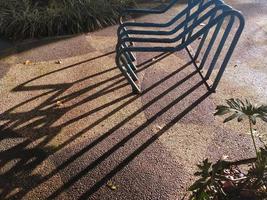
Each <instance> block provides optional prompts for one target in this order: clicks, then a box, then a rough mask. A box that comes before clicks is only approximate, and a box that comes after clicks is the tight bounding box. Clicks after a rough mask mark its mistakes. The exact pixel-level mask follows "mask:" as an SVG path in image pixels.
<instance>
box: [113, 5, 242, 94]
mask: <svg viewBox="0 0 267 200" xmlns="http://www.w3.org/2000/svg"><path fill="white" fill-rule="evenodd" d="M178 1H179V0H172V1H171V2H170V3H169V5H167V6H166V7H165V8H163V9H158V10H157V9H128V10H125V11H124V12H123V13H122V14H121V16H120V26H119V28H118V31H117V36H118V43H117V46H116V64H117V66H118V68H119V69H120V71H121V72H122V73H123V75H124V76H125V78H126V79H127V81H128V82H129V83H130V85H131V86H132V89H133V92H135V93H141V89H140V87H139V86H138V84H137V83H136V81H137V80H138V76H137V73H136V70H137V67H136V65H135V61H136V58H135V55H134V53H135V52H144V53H145V52H161V53H163V54H164V53H172V52H175V51H180V50H182V49H186V51H187V53H188V54H189V56H190V58H191V60H192V63H193V64H194V65H195V67H196V68H197V70H198V72H199V73H201V76H202V78H203V79H204V80H205V81H207V80H209V79H210V78H211V75H212V73H213V71H218V72H217V74H216V75H215V76H214V77H215V78H214V80H213V81H212V84H211V85H208V89H209V90H210V91H212V92H215V90H216V88H217V86H218V83H219V81H220V80H221V77H222V75H223V73H224V71H225V68H226V66H227V64H228V62H229V60H230V58H231V56H232V54H233V51H234V49H235V47H236V45H237V42H238V40H239V38H240V36H241V33H242V31H243V29H244V25H245V20H244V17H243V15H242V14H241V13H240V12H239V11H237V10H234V9H233V8H232V7H231V6H229V5H227V4H226V3H225V2H224V1H222V0H188V3H187V5H186V7H185V8H184V9H183V10H182V11H181V12H179V13H178V14H177V15H176V16H175V17H174V18H173V19H171V20H170V21H168V22H166V23H153V22H149V23H148V22H127V21H126V22H123V17H124V16H126V15H129V14H130V13H132V14H155V15H162V14H164V13H166V12H167V11H168V10H169V9H171V8H172V7H173V6H175V4H176V3H177V2H178ZM236 24H237V25H236ZM136 28H137V29H136ZM193 43H197V47H196V48H195V49H196V51H195V52H192V50H190V48H189V45H191V44H193ZM151 44H153V45H155V46H151ZM163 44H164V46H163ZM191 49H192V48H191ZM210 57H211V58H210ZM208 58H210V64H209V66H208V67H206V62H207V60H208ZM219 58H220V59H219ZM218 60H219V61H221V64H220V67H219V68H218V70H214V69H215V66H216V65H218V64H217V63H218V62H219V61H218ZM204 69H205V70H206V73H205V74H203V71H204ZM216 69H217V68H216Z"/></svg>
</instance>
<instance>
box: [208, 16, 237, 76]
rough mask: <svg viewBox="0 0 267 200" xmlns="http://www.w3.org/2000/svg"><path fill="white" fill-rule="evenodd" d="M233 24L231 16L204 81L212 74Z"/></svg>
mask: <svg viewBox="0 0 267 200" xmlns="http://www.w3.org/2000/svg"><path fill="white" fill-rule="evenodd" d="M233 24H234V17H232V16H231V19H230V21H229V23H228V25H227V27H226V30H225V32H224V34H223V37H222V39H221V42H220V44H219V46H218V48H217V50H216V53H215V55H214V56H213V59H212V61H211V64H210V67H209V69H208V72H207V74H206V76H205V78H206V79H209V78H210V75H211V73H212V71H213V69H214V67H215V65H216V63H217V61H218V58H219V56H220V54H221V52H222V49H223V47H224V44H225V42H226V40H227V38H228V36H229V34H230V32H231V29H232V27H233Z"/></svg>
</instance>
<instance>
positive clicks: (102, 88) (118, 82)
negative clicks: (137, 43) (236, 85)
mask: <svg viewBox="0 0 267 200" xmlns="http://www.w3.org/2000/svg"><path fill="white" fill-rule="evenodd" d="M112 53H113V52H110V53H107V54H104V55H100V56H97V57H95V58H91V59H88V60H85V61H82V62H79V63H75V64H72V65H69V66H65V67H63V68H60V69H56V70H54V71H51V72H48V73H46V74H43V75H40V76H38V77H35V78H33V79H31V80H29V81H27V82H25V83H23V84H20V85H18V86H17V87H15V88H13V90H12V92H26V93H32V92H34V91H38V95H36V96H30V98H29V99H27V100H26V101H24V102H21V103H19V104H18V105H16V106H14V107H12V108H10V109H9V110H7V111H5V112H4V113H3V114H1V116H0V121H1V122H3V127H2V129H1V138H3V139H4V138H6V137H13V135H16V136H17V135H18V134H20V135H23V136H25V137H29V138H30V139H31V140H25V141H23V142H22V143H21V144H18V145H17V146H15V147H14V148H11V149H10V150H3V151H2V152H0V154H1V155H2V154H3V157H2V156H1V159H2V158H3V164H2V165H1V167H4V166H5V165H6V163H9V162H12V161H13V160H16V159H17V157H18V156H20V155H22V154H23V155H25V157H24V158H23V159H22V161H20V162H19V163H18V164H17V165H16V166H15V167H13V168H11V169H9V170H8V171H7V172H5V174H4V175H3V176H2V180H7V179H8V177H14V178H16V174H21V173H23V174H25V173H24V170H25V169H27V174H28V175H26V178H25V179H23V180H26V181H27V180H33V182H34V184H32V185H29V186H27V184H25V186H24V187H23V188H22V189H21V192H20V193H19V194H18V195H19V196H20V197H21V196H23V195H25V194H27V193H29V192H31V190H33V189H34V188H36V187H38V186H40V185H41V184H43V183H44V182H46V181H48V180H49V179H51V178H52V177H54V176H55V175H57V174H59V175H63V176H65V175H64V173H65V171H64V170H65V169H67V168H68V167H69V166H71V165H73V163H76V162H78V160H79V159H81V158H82V157H83V156H84V155H85V154H86V153H88V152H94V150H93V149H94V148H95V147H96V146H99V145H102V146H104V148H105V149H104V153H101V154H100V155H98V156H97V157H96V158H93V159H92V160H90V161H89V163H87V164H86V166H85V167H84V168H83V169H82V170H81V171H78V172H77V173H76V172H75V174H74V175H73V176H72V177H71V178H69V179H67V180H65V181H64V182H65V183H64V184H63V185H61V186H60V187H59V188H57V190H55V191H52V192H53V193H52V194H50V195H49V197H48V198H49V199H54V198H56V197H58V196H59V195H61V194H62V193H63V192H65V191H68V189H69V188H70V187H72V186H73V185H74V184H76V183H77V182H78V181H79V180H80V179H82V178H83V177H84V176H85V175H86V174H88V173H89V172H91V171H92V170H94V169H95V168H97V167H98V166H99V165H100V164H101V163H102V162H104V161H105V160H107V159H108V158H109V157H110V156H113V155H114V154H116V152H117V151H118V150H119V149H120V148H121V147H122V146H124V145H126V144H127V143H128V142H129V141H130V140H132V139H133V138H138V136H139V134H140V133H142V132H143V130H144V129H146V128H147V127H149V126H150V125H151V124H153V123H154V122H155V121H156V120H157V119H158V118H159V117H160V116H162V115H164V114H166V112H168V111H169V110H170V109H171V108H172V107H173V106H174V105H176V104H178V103H179V102H181V101H183V100H184V99H185V98H186V97H187V96H189V95H190V94H192V93H193V92H194V91H197V90H199V88H200V87H202V86H203V87H204V88H205V84H206V82H205V81H204V80H203V79H202V78H201V77H199V80H200V81H197V82H196V83H195V84H194V85H192V87H190V88H188V89H187V90H184V91H182V93H181V94H180V95H179V96H177V97H176V98H175V100H173V101H172V102H170V103H169V104H168V105H167V106H166V107H164V108H163V109H162V110H160V111H159V112H157V113H155V114H154V115H153V116H151V117H150V118H149V119H147V120H145V121H144V122H141V121H140V122H141V124H139V125H138V126H136V125H135V126H133V127H132V128H131V129H130V132H128V133H127V134H126V135H120V137H122V138H121V139H119V141H118V142H115V143H114V144H113V143H112V142H110V138H109V137H110V136H111V135H114V134H115V133H116V132H117V131H118V130H119V129H121V128H122V127H124V126H125V125H128V124H129V123H130V122H131V121H132V120H135V121H138V120H139V118H140V113H142V112H143V111H144V110H145V109H147V108H149V107H150V106H151V105H153V104H155V103H156V102H157V101H159V100H160V99H162V98H164V97H165V96H166V95H168V94H169V93H171V92H172V91H174V90H176V88H177V87H179V86H180V85H182V84H185V83H186V82H187V81H190V79H192V78H193V77H195V76H198V73H199V72H198V71H197V70H193V71H192V72H191V73H189V74H188V75H186V76H185V77H184V78H182V79H181V80H177V82H175V83H174V84H172V85H170V86H169V87H168V88H167V89H166V90H164V91H162V92H161V93H160V94H159V95H157V96H155V97H154V98H153V99H151V100H149V101H148V102H146V103H145V104H144V105H142V106H141V107H140V108H139V107H136V108H135V109H133V110H130V113H129V115H127V116H126V117H125V118H123V117H122V118H118V119H117V122H116V123H114V124H110V125H109V126H110V128H103V129H101V130H102V131H103V133H100V134H97V135H93V136H90V134H89V135H88V132H89V131H91V130H93V129H94V128H95V127H97V126H99V125H101V124H103V123H105V121H106V120H107V119H110V118H111V117H114V116H116V115H119V114H120V112H122V111H123V112H124V110H127V109H129V106H132V105H133V106H134V107H135V103H136V102H137V101H140V99H141V98H142V97H144V96H145V95H147V94H148V93H149V92H151V91H152V90H155V89H157V88H158V87H160V86H161V85H162V84H163V83H165V82H168V81H169V80H170V79H172V78H175V77H176V76H178V75H179V74H181V73H183V74H185V73H184V72H183V71H185V70H187V68H189V67H190V66H192V65H191V64H192V63H191V62H189V63H187V64H185V65H184V66H181V67H177V69H175V70H174V71H171V72H170V73H169V74H168V75H166V76H164V77H162V78H161V79H160V80H157V81H156V82H154V83H153V84H151V85H150V86H148V87H146V88H144V91H143V93H142V94H141V95H139V96H137V95H133V94H132V93H131V91H130V90H128V89H127V88H128V87H126V86H128V84H127V83H126V82H125V81H124V78H123V77H122V76H121V74H120V73H117V69H116V68H115V67H109V68H107V69H104V70H102V71H99V72H96V73H94V74H89V75H86V74H84V77H82V78H81V77H79V78H78V79H77V80H75V81H73V82H67V83H66V82H65V83H64V82H63V83H55V84H54V83H48V84H34V83H35V82H36V81H37V82H38V81H39V80H40V79H42V78H45V77H46V76H50V77H51V76H52V77H53V74H56V73H61V72H63V71H64V70H68V69H72V70H75V69H74V68H75V67H76V66H78V65H81V64H84V63H87V62H90V61H93V60H96V59H101V58H104V57H105V56H107V55H111V54H112ZM170 55H171V54H160V55H158V56H156V57H154V58H153V59H150V60H149V61H145V62H143V63H141V64H139V65H138V72H142V71H143V70H145V69H148V68H149V67H150V66H152V65H154V64H156V63H157V62H159V61H160V60H162V59H164V58H166V57H168V56H170ZM92 78H94V79H95V78H98V79H97V80H98V81H97V82H90V84H89V85H86V83H87V82H86V81H88V80H89V79H90V80H91V79H92ZM77 85H78V86H79V87H77V88H78V89H77V88H76V86H77ZM73 88H75V89H74V90H73ZM120 90H122V91H123V92H125V93H122V94H121V93H116V92H117V91H120ZM115 94H116V95H115ZM210 94H211V93H210V92H209V91H205V92H204V93H203V94H202V95H200V96H199V97H196V99H193V103H192V104H190V105H188V106H187V107H185V108H184V109H183V110H181V111H179V113H176V114H175V116H174V117H173V118H172V119H171V120H170V121H169V122H168V123H167V124H166V125H165V126H164V127H163V128H162V129H160V130H158V131H157V133H155V134H153V135H150V137H149V138H148V139H147V140H145V141H140V142H139V144H138V147H136V148H132V149H131V151H130V152H128V153H127V154H126V155H125V158H122V160H121V161H120V162H119V163H118V164H117V165H116V166H114V168H111V169H110V171H109V172H108V173H107V174H105V175H104V176H102V177H101V178H99V179H97V180H95V181H94V182H93V183H92V182H90V184H89V185H88V188H87V189H88V190H86V191H82V193H83V194H78V196H80V199H86V198H88V197H89V196H91V195H92V194H94V193H95V192H96V191H98V189H99V188H100V187H101V186H103V185H104V184H105V183H106V182H107V181H108V180H109V179H111V178H112V177H113V176H114V175H115V174H116V173H118V172H119V171H120V170H121V169H123V168H124V167H125V166H127V165H128V164H129V163H130V162H131V161H132V160H133V159H134V158H135V157H136V156H138V155H139V154H141V153H142V152H143V151H144V150H145V149H146V148H147V147H148V146H150V145H151V144H153V143H154V142H155V141H156V140H157V139H158V138H159V137H160V136H161V135H162V134H164V133H165V132H166V131H167V130H168V129H169V128H171V127H172V125H173V124H175V123H177V122H178V121H179V120H180V119H181V118H183V117H184V116H185V115H186V114H187V113H189V112H190V111H191V110H192V109H194V108H195V107H196V106H197V105H198V104H199V103H201V102H202V101H203V100H204V99H206V98H207V97H208V96H209V95H210ZM81 97H83V98H81ZM101 98H103V99H107V101H105V102H104V103H102V102H99V104H98V103H97V104H96V105H95V104H94V102H95V101H96V102H97V101H98V99H101ZM36 102H37V103H36ZM59 102H60V103H59ZM69 102H72V103H70V104H68V103H69ZM88 103H89V104H88ZM29 104H33V105H36V106H35V107H34V108H32V109H30V110H28V109H26V111H23V110H24V109H23V108H24V106H25V105H29ZM61 104H62V105H61ZM87 105H90V107H88V110H85V109H84V108H83V109H81V110H79V112H75V113H74V114H73V115H71V117H67V116H69V115H70V113H72V112H73V110H75V109H77V108H79V107H81V106H87ZM94 105H95V107H94ZM92 108H93V109H92ZM17 110H19V111H17ZM94 116H95V117H94ZM89 117H92V118H93V119H94V120H91V119H90V118H89ZM115 118H116V117H115ZM62 119H63V120H62ZM84 120H85V125H83V124H82V125H81V124H78V126H77V125H76V123H78V122H81V121H84ZM59 122H60V123H59ZM73 130H75V132H72V131H73ZM9 131H12V132H11V133H12V134H11V133H10V132H9ZM64 131H67V132H68V131H70V135H68V137H67V138H63V139H62V140H61V137H60V142H59V143H58V145H54V146H51V144H50V143H51V142H52V141H53V140H55V139H56V138H57V137H58V136H59V135H60V134H62V132H64ZM71 132H72V133H71ZM85 135H86V136H87V138H85V139H86V140H88V138H89V140H90V141H89V142H88V144H86V145H83V146H80V147H79V149H78V150H77V151H76V152H73V153H74V154H73V155H67V157H66V158H64V157H63V156H62V159H63V160H61V161H60V162H59V161H58V162H59V163H56V166H57V167H56V168H55V169H54V170H51V171H50V172H49V173H48V174H47V175H45V176H41V175H40V176H33V177H32V176H31V175H30V174H31V173H30V172H31V171H33V170H34V169H36V168H37V167H38V166H39V165H40V163H42V162H43V161H44V160H46V159H47V158H48V156H50V157H52V158H53V156H54V157H55V159H58V156H60V154H59V155H57V154H58V152H64V149H65V148H69V146H70V145H74V146H75V145H77V146H79V142H77V143H76V141H79V140H81V138H83V137H84V136H85ZM99 135H100V136H99ZM90 137H91V138H90ZM35 143H36V145H34V148H33V149H32V150H28V149H27V148H26V147H28V145H29V144H35ZM103 143H109V145H111V146H108V145H107V146H105V145H103ZM53 144H54V143H53ZM48 147H49V148H48ZM40 149H44V150H40ZM17 151H19V152H20V153H17ZM39 151H41V152H39ZM13 154H14V155H13ZM92 155H94V153H93V154H92ZM60 157H61V156H60ZM1 161H2V160H1ZM76 165H77V164H76ZM11 179H12V178H11ZM0 184H3V185H1V187H3V191H2V196H3V198H5V197H6V196H8V195H10V193H11V192H12V190H14V189H16V188H17V187H18V186H17V185H16V184H15V185H11V186H8V187H7V188H5V186H4V181H3V182H2V181H1V183H0ZM43 195H44V196H45V195H47V194H43Z"/></svg>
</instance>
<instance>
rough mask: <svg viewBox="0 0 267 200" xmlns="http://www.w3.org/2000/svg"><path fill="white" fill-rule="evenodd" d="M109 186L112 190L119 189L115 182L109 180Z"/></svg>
mask: <svg viewBox="0 0 267 200" xmlns="http://www.w3.org/2000/svg"><path fill="white" fill-rule="evenodd" d="M107 186H108V187H109V188H110V189H111V190H117V186H116V185H114V184H113V182H111V181H108V182H107Z"/></svg>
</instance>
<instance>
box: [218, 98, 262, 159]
mask: <svg viewBox="0 0 267 200" xmlns="http://www.w3.org/2000/svg"><path fill="white" fill-rule="evenodd" d="M226 103H227V105H219V106H217V108H216V113H215V114H214V115H225V114H230V116H228V117H227V118H226V119H225V120H224V121H223V122H224V123H226V122H229V121H231V120H233V119H236V118H237V121H238V122H241V121H242V120H244V119H245V118H247V119H248V122H249V129H250V135H251V138H252V141H253V146H254V149H255V152H256V155H257V152H258V150H257V146H256V143H255V137H254V134H253V125H255V124H256V119H257V118H259V119H261V120H263V121H264V122H267V105H261V106H257V105H253V104H252V103H250V102H249V101H248V100H245V102H243V101H241V100H240V99H229V100H226Z"/></svg>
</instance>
